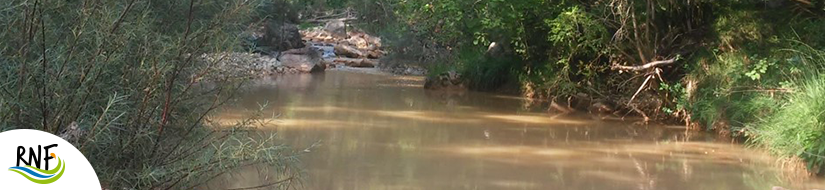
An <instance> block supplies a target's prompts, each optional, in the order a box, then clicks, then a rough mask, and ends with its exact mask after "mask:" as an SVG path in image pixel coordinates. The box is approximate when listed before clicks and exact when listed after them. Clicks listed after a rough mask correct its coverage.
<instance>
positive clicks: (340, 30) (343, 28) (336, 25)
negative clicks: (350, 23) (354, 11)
mask: <svg viewBox="0 0 825 190" xmlns="http://www.w3.org/2000/svg"><path fill="white" fill-rule="evenodd" d="M324 31H327V32H329V33H330V34H332V36H333V37H336V38H346V36H347V24H346V23H344V21H341V20H332V21H329V22H327V24H326V25H324Z"/></svg>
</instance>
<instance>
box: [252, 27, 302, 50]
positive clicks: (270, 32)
mask: <svg viewBox="0 0 825 190" xmlns="http://www.w3.org/2000/svg"><path fill="white" fill-rule="evenodd" d="M258 45H259V46H266V47H268V49H270V50H272V51H284V50H288V49H295V48H302V47H304V46H305V45H304V42H303V41H302V40H301V33H300V32H299V30H298V25H295V24H291V23H285V22H278V21H269V22H267V24H266V25H265V26H264V36H263V39H262V41H261V43H259V44H258Z"/></svg>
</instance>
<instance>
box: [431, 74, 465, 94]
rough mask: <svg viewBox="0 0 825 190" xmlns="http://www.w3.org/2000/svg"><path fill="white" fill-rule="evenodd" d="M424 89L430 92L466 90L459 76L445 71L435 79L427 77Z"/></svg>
mask: <svg viewBox="0 0 825 190" xmlns="http://www.w3.org/2000/svg"><path fill="white" fill-rule="evenodd" d="M424 89H430V90H463V89H466V88H465V86H464V82H463V81H462V79H461V74H459V73H458V72H456V71H447V72H444V73H442V74H439V75H436V76H435V77H427V79H426V80H425V81H424Z"/></svg>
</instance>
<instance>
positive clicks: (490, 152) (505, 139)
mask: <svg viewBox="0 0 825 190" xmlns="http://www.w3.org/2000/svg"><path fill="white" fill-rule="evenodd" d="M422 83H423V82H422V80H421V78H418V77H393V76H376V75H368V74H356V73H345V72H334V71H333V72H327V73H326V74H324V75H295V76H285V77H280V78H276V79H262V80H260V81H257V82H256V83H255V84H256V86H255V87H254V88H251V89H250V91H249V92H247V93H246V95H244V96H242V98H241V99H242V101H240V102H239V103H238V104H237V105H234V107H232V108H230V110H227V111H226V112H225V113H224V114H221V115H220V116H218V117H215V118H214V119H213V120H214V121H216V122H218V123H225V124H227V125H231V124H232V123H234V122H237V121H239V120H242V119H244V118H246V117H248V115H249V114H251V112H250V111H249V109H256V108H257V107H258V106H259V105H260V104H262V103H264V102H267V103H268V104H269V107H268V108H266V109H265V113H264V115H280V117H279V118H278V119H277V120H271V121H268V122H266V123H264V124H263V126H264V127H263V128H262V130H272V131H276V130H277V132H278V134H279V135H280V137H281V138H283V139H285V140H286V141H287V143H289V144H292V145H293V146H295V147H296V149H297V150H303V149H304V148H306V147H310V146H312V145H314V144H316V143H318V142H320V146H317V147H315V148H313V149H311V151H310V152H309V153H306V155H305V156H304V157H303V159H302V160H303V163H304V164H305V166H304V167H305V168H306V170H307V178H306V179H305V181H304V182H303V184H304V186H303V188H305V189H714V190H717V189H718V190H724V189H737V190H738V189H770V188H771V186H774V185H786V186H787V185H788V184H783V183H782V182H780V180H779V178H778V177H776V176H777V173H778V171H775V170H774V168H775V167H772V166H771V162H772V160H771V158H769V157H767V156H765V154H762V153H757V152H753V151H750V150H747V149H744V148H742V146H739V145H732V144H729V143H726V142H717V141H716V140H715V137H714V136H713V135H708V134H704V133H698V132H692V133H685V131H684V129H683V128H681V127H663V126H636V125H633V124H632V123H631V122H615V121H612V122H607V121H598V120H592V119H590V117H589V116H585V115H564V116H551V115H548V114H546V113H543V112H541V111H540V110H541V109H537V110H529V109H525V107H524V106H523V103H524V101H526V100H524V99H521V98H515V97H508V96H502V95H498V94H487V93H477V92H431V91H424V90H422V89H421V88H420V86H421V84H422ZM237 173H238V176H244V175H248V176H261V174H260V172H259V171H258V170H257V169H256V170H252V169H248V170H242V171H239V172H237ZM227 179H229V178H227ZM227 179H222V180H216V181H215V182H213V183H212V184H210V186H209V187H210V188H215V189H222V188H235V187H244V186H256V185H259V184H265V183H267V182H266V180H262V179H261V177H250V178H246V179H244V180H227ZM802 188H811V187H802Z"/></svg>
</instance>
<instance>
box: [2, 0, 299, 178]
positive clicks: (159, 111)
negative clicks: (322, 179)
mask: <svg viewBox="0 0 825 190" xmlns="http://www.w3.org/2000/svg"><path fill="white" fill-rule="evenodd" d="M261 3H262V2H260V1H221V0H200V1H195V0H193V1H165V0H161V1H157V0H129V1H42V0H9V1H2V2H0V7H1V8H0V26H2V27H0V28H2V29H0V67H2V68H0V72H1V73H2V74H0V81H2V82H1V83H0V94H1V95H0V129H2V130H10V129H19V128H27V129H38V130H42V131H46V132H50V133H54V134H57V135H61V136H64V138H66V139H67V140H69V141H70V142H71V143H73V144H74V145H75V146H76V147H78V148H79V149H80V151H81V152H82V153H83V154H84V155H85V156H86V157H87V158H88V159H89V161H90V162H91V163H92V165H93V166H94V168H95V169H96V172H97V174H98V176H99V178H100V180H101V183H102V184H103V185H104V188H107V189H193V188H195V187H198V186H199V185H202V184H203V183H204V182H206V181H208V180H209V179H212V178H214V177H216V176H219V175H221V174H223V173H225V172H229V171H231V170H232V169H234V168H237V167H243V166H248V165H251V164H265V165H271V166H272V168H273V169H274V170H275V171H279V173H277V175H274V177H278V179H273V182H274V181H279V180H280V182H287V181H288V182H292V180H291V179H295V178H293V177H294V175H295V174H296V173H297V172H295V171H294V169H295V168H294V163H295V158H294V157H293V155H294V154H293V153H291V152H290V151H288V150H290V149H288V148H286V147H285V146H283V145H280V144H277V143H275V142H273V140H272V138H270V137H269V136H259V135H257V134H256V133H253V132H251V131H252V130H247V128H248V127H249V126H252V124H254V123H255V122H254V121H255V120H253V119H250V120H245V121H244V122H241V123H237V124H234V125H233V124H229V126H226V125H227V124H225V123H214V122H210V119H209V116H210V113H212V112H214V110H216V109H220V108H219V106H220V105H222V104H223V103H225V102H227V101H230V100H231V99H232V95H233V94H234V93H236V92H237V90H238V88H239V86H240V84H241V83H242V82H243V80H239V79H234V78H220V77H212V78H214V79H212V80H211V81H203V78H205V76H206V75H208V74H209V73H211V72H212V71H213V70H214V69H215V68H214V65H215V63H214V62H209V61H204V59H201V58H200V56H202V55H203V54H204V53H208V52H222V51H231V50H233V49H234V48H237V46H238V43H237V41H238V40H237V38H238V36H239V35H238V33H240V31H242V30H244V28H245V27H246V25H245V24H244V23H249V22H250V20H249V19H250V18H252V17H253V16H254V14H255V13H256V11H255V10H257V9H258V8H260V7H265V5H266V4H261ZM271 185H275V186H272V187H279V186H286V185H288V183H273V184H271Z"/></svg>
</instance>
